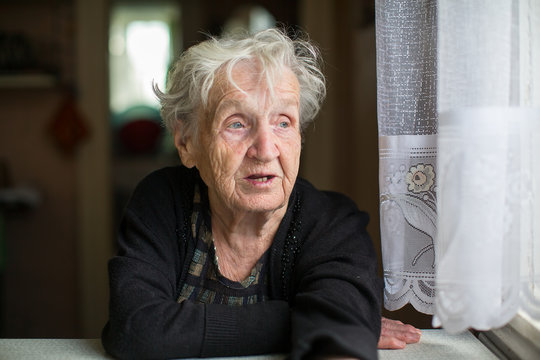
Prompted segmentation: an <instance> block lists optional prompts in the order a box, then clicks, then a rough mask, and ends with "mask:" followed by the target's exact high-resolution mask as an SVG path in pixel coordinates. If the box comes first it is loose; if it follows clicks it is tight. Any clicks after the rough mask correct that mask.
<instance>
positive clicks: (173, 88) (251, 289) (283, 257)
mask: <svg viewBox="0 0 540 360" xmlns="http://www.w3.org/2000/svg"><path fill="white" fill-rule="evenodd" d="M319 65H320V59H319V55H318V51H317V49H316V48H314V47H313V46H312V45H311V44H310V43H309V42H307V41H303V40H294V41H293V40H291V39H290V38H289V37H287V36H286V35H285V34H283V33H282V32H281V31H279V30H275V29H272V30H266V31H263V32H260V33H258V34H256V35H253V36H250V37H243V38H221V39H217V38H214V39H210V40H207V41H205V42H202V43H200V44H198V45H196V46H194V47H192V48H190V49H189V50H187V51H186V52H185V53H184V54H183V55H182V56H181V57H180V58H179V59H178V60H177V62H176V63H175V64H174V66H173V68H172V69H171V71H170V73H169V78H168V85H167V91H166V93H162V92H161V91H159V90H158V89H156V93H157V95H158V97H159V99H160V101H161V105H162V117H163V119H164V121H165V124H166V126H167V128H168V129H169V130H170V131H171V132H172V134H173V135H174V141H175V145H176V148H177V149H178V153H179V156H180V158H181V160H182V164H183V166H179V167H172V168H166V169H162V170H159V171H156V172H154V173H153V174H151V175H149V176H148V177H147V178H145V179H144V180H143V181H142V182H141V183H140V184H139V186H138V187H137V189H136V190H135V192H134V194H133V196H132V198H131V200H130V202H129V204H128V206H127V208H126V210H125V215H124V219H123V222H122V225H121V229H120V235H119V240H118V245H119V252H118V255H117V256H116V257H114V258H113V259H112V260H111V261H110V264H109V272H110V296H111V299H110V319H109V322H108V324H107V325H106V327H105V329H104V331H103V345H104V347H105V349H106V350H107V351H108V352H109V353H110V354H112V355H114V356H117V357H120V358H129V359H135V358H182V357H212V356H232V355H250V354H265V353H290V357H291V358H292V359H301V358H310V357H313V356H317V357H322V358H328V357H353V358H362V359H375V358H377V343H378V341H379V335H380V331H381V314H380V308H381V299H380V297H381V286H380V284H381V281H380V280H379V278H378V276H377V256H376V254H375V252H374V249H373V246H372V243H371V240H370V238H369V236H368V234H367V232H366V224H367V222H368V216H367V214H365V213H363V212H361V211H359V210H358V209H357V207H356V206H355V204H354V203H353V202H352V201H351V200H350V199H348V198H347V197H345V196H343V195H340V194H337V193H333V192H322V191H318V190H316V189H315V188H314V187H313V186H312V185H310V184H309V183H308V182H307V181H305V180H302V179H300V178H298V177H297V175H298V168H299V161H300V151H301V146H302V129H304V128H305V127H306V125H307V124H308V123H309V122H310V121H311V120H312V119H313V118H314V117H315V115H316V114H317V112H318V110H319V107H320V104H321V102H322V99H323V98H324V95H325V80H324V77H323V74H322V72H321V70H320V67H319ZM393 325H396V324H395V323H394V324H393ZM390 328H391V327H390V326H389V327H387V329H386V331H387V333H389V332H388V331H392V329H390ZM398 330H400V329H399V327H398ZM401 330H402V329H401ZM383 334H384V333H383ZM381 339H382V338H381ZM392 339H394V340H396V341H399V339H398V338H397V337H395V338H392V337H389V338H388V339H386V341H390V342H388V343H387V346H389V347H392V346H394V347H396V346H398V345H399V344H398V345H392V344H391V343H392ZM383 345H384V344H383Z"/></svg>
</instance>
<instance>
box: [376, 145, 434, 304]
mask: <svg viewBox="0 0 540 360" xmlns="http://www.w3.org/2000/svg"><path fill="white" fill-rule="evenodd" d="M379 150H380V172H381V174H380V207H381V242H382V251H383V265H384V278H385V293H384V296H385V299H384V300H385V307H386V308H387V309H389V310H396V309H399V308H400V307H402V306H403V305H405V304H407V303H408V302H410V303H411V304H412V305H413V306H414V307H415V308H416V309H417V310H419V311H421V312H424V313H428V314H432V313H433V303H434V296H435V289H434V287H435V283H434V278H435V249H434V239H435V233H436V222H437V213H436V201H437V193H436V170H435V169H436V136H435V135H402V136H381V137H380V138H379Z"/></svg>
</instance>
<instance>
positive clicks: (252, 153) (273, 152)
mask: <svg viewBox="0 0 540 360" xmlns="http://www.w3.org/2000/svg"><path fill="white" fill-rule="evenodd" d="M276 141H277V138H276V135H275V134H274V132H273V131H272V128H271V126H270V125H259V126H257V128H256V131H255V133H254V136H253V143H252V144H251V146H250V147H249V149H248V154H247V155H248V157H250V158H254V159H256V160H259V161H264V162H267V161H271V160H273V159H275V158H276V157H277V156H278V155H279V150H278V147H277V143H276Z"/></svg>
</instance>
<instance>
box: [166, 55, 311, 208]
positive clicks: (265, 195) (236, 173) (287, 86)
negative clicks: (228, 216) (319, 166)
mask: <svg viewBox="0 0 540 360" xmlns="http://www.w3.org/2000/svg"><path fill="white" fill-rule="evenodd" d="M232 78H233V80H234V82H235V84H236V85H237V86H238V87H239V88H240V89H242V91H240V90H239V89H238V88H236V87H235V86H233V85H231V84H229V83H228V82H227V81H226V80H225V76H224V75H222V76H221V78H220V80H221V81H218V84H217V85H215V86H214V88H213V89H212V92H211V94H210V103H209V106H208V108H207V109H205V110H203V111H201V113H200V118H199V130H198V133H197V137H196V139H188V140H187V141H186V142H185V143H184V144H182V143H181V140H180V134H178V133H177V135H176V136H175V142H176V145H177V148H178V150H179V153H180V157H181V158H182V162H183V163H184V164H185V165H186V166H188V167H192V166H196V167H197V168H198V169H199V171H200V174H201V177H202V179H203V181H204V182H205V183H206V185H207V186H208V192H209V198H210V205H211V207H212V208H216V207H219V208H220V209H226V211H232V212H233V213H234V212H237V211H240V212H241V211H250V212H272V211H275V210H277V209H281V208H283V207H284V206H286V205H287V202H288V199H289V196H290V194H291V191H292V188H293V186H294V183H295V181H296V177H297V174H298V167H299V161H300V151H301V135H300V119H299V104H300V94H299V92H300V87H299V84H298V80H297V78H296V76H295V75H294V74H293V73H292V71H290V70H289V69H285V70H284V71H281V72H278V75H277V78H276V79H275V80H274V84H273V86H274V88H273V92H271V91H270V90H269V88H268V86H267V85H266V83H265V82H264V80H262V79H261V76H260V70H259V67H258V65H257V64H253V63H240V64H238V65H236V66H235V67H234V69H233V72H232ZM218 80H219V79H218Z"/></svg>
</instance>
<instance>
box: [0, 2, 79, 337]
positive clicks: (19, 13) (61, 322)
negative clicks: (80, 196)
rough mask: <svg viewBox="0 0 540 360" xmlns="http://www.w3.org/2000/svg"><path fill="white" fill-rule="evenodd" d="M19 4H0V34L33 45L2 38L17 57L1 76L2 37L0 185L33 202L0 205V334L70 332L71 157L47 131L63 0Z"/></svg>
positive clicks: (60, 84)
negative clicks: (24, 192)
mask: <svg viewBox="0 0 540 360" xmlns="http://www.w3.org/2000/svg"><path fill="white" fill-rule="evenodd" d="M28 5H29V4H27V3H26V4H20V2H15V1H4V2H2V3H1V4H0V33H1V34H3V35H4V36H5V37H4V38H3V39H6V37H7V36H13V35H15V34H18V35H19V36H24V38H25V39H27V41H28V42H29V43H30V44H31V46H32V49H33V53H25V52H24V51H23V50H22V49H24V47H23V46H22V45H21V44H22V43H20V42H19V47H15V45H12V46H13V48H14V49H15V48H18V49H19V51H21V52H23V54H24V55H25V56H24V59H23V60H25V61H27V63H26V65H25V68H24V69H23V68H17V69H15V68H13V71H12V72H10V73H7V74H6V73H5V67H6V66H15V65H14V64H11V65H10V64H8V63H7V60H6V57H5V55H6V54H10V55H11V54H12V55H13V56H14V57H15V56H16V53H13V52H12V53H9V52H8V51H7V49H6V48H7V44H6V43H5V42H3V43H2V46H4V47H3V48H2V51H3V54H4V57H3V58H2V61H3V63H2V66H3V67H4V69H2V70H4V72H2V74H0V163H2V164H3V166H4V167H5V174H4V176H3V177H4V180H3V181H2V183H0V188H3V190H4V191H6V189H11V190H14V189H21V188H27V189H30V190H31V191H35V192H36V193H37V194H38V196H39V199H40V200H39V202H38V203H37V204H36V205H35V206H28V205H25V204H27V203H26V202H24V201H16V202H15V203H10V205H9V206H5V207H3V208H1V207H0V216H3V219H4V224H5V231H4V233H3V234H0V242H1V244H0V256H1V259H2V261H3V262H4V266H3V267H1V268H0V277H1V279H2V282H1V284H0V285H1V287H0V300H1V301H2V303H1V305H2V306H1V308H0V314H1V315H0V336H2V337H38V336H41V337H73V336H78V335H79V334H80V332H79V313H78V308H77V300H78V292H77V275H78V269H77V259H76V251H77V226H76V223H77V217H76V214H77V211H76V201H77V200H76V157H75V156H74V155H73V154H71V153H69V152H68V151H66V150H65V149H64V148H62V147H60V146H59V142H58V137H57V136H58V135H59V133H58V132H55V131H53V128H54V125H53V124H54V123H55V121H58V120H59V119H60V118H61V116H60V114H59V111H60V109H61V108H62V105H63V104H64V102H65V101H66V100H67V97H66V95H67V94H69V93H70V92H69V91H66V85H67V84H70V83H71V81H72V79H73V76H74V67H73V61H74V57H75V55H74V47H73V32H72V26H73V13H72V10H73V7H72V3H71V2H69V1H62V2H54V3H47V2H45V3H43V2H35V3H32V4H31V5H32V6H28ZM26 75H31V77H30V78H25V76H26ZM25 79H26V80H25ZM62 129H65V126H64V125H61V126H60V127H58V128H56V130H57V131H58V130H60V131H62ZM12 194H13V193H12ZM18 198H21V197H18ZM0 231H1V229H0Z"/></svg>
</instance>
